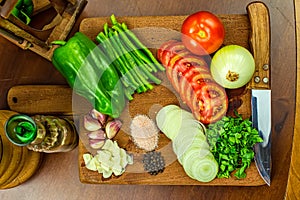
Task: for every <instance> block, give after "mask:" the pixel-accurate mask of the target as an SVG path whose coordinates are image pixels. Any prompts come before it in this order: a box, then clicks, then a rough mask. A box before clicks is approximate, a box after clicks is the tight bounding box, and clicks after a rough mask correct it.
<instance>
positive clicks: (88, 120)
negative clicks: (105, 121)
mask: <svg viewBox="0 0 300 200" xmlns="http://www.w3.org/2000/svg"><path fill="white" fill-rule="evenodd" d="M83 126H84V128H85V129H86V130H88V131H96V130H99V129H101V128H102V124H101V123H100V122H99V121H98V120H97V119H94V118H93V117H92V116H91V115H85V116H84V119H83Z"/></svg>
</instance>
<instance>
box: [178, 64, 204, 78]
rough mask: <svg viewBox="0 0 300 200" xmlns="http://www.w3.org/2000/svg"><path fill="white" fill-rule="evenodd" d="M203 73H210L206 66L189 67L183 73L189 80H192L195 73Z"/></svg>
mask: <svg viewBox="0 0 300 200" xmlns="http://www.w3.org/2000/svg"><path fill="white" fill-rule="evenodd" d="M202 73H210V71H209V69H208V68H207V67H206V66H193V67H189V69H188V70H186V71H185V72H184V73H183V74H182V75H183V76H185V77H186V79H187V80H189V81H190V80H191V79H192V78H193V77H194V76H195V75H198V74H202Z"/></svg>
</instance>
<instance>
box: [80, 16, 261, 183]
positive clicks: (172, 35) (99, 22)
mask: <svg viewBox="0 0 300 200" xmlns="http://www.w3.org/2000/svg"><path fill="white" fill-rule="evenodd" d="M257 14H259V13H257ZM219 17H220V19H221V20H222V22H223V24H224V26H225V31H226V37H225V41H224V45H229V44H238V45H241V46H244V47H246V48H248V49H249V37H250V31H251V30H250V29H251V28H250V27H251V26H250V22H249V18H248V15H219ZM185 18H186V16H144V17H117V20H118V21H119V22H125V23H126V24H127V26H128V27H129V28H130V29H132V30H133V31H134V32H135V33H136V35H137V36H138V37H139V39H140V40H141V41H142V42H143V43H144V44H145V45H146V46H147V47H149V48H151V49H152V51H153V53H154V55H155V53H156V50H155V49H157V48H158V47H159V46H160V45H161V44H162V43H163V42H165V41H168V40H170V39H179V37H178V36H179V35H178V31H179V30H180V27H181V24H182V22H183V20H184V19H185ZM105 23H110V20H109V18H108V17H106V18H87V19H84V20H83V21H82V22H81V24H80V31H81V32H83V33H84V34H86V35H87V36H88V37H90V38H91V39H93V40H94V39H95V37H96V35H97V34H98V33H99V32H100V31H102V27H103V25H104V24H105ZM166 33H167V34H166ZM158 76H159V77H160V78H161V79H162V80H163V82H162V84H161V85H159V86H155V88H154V89H153V90H152V91H150V92H147V93H145V94H138V95H135V96H134V100H133V101H132V102H130V103H129V104H128V106H127V108H126V109H125V111H124V112H123V114H122V115H121V117H120V119H121V120H122V121H123V126H122V130H121V131H120V132H119V133H118V135H117V137H116V138H115V140H116V141H117V142H118V144H119V146H121V147H122V148H125V149H126V150H127V151H128V152H130V153H133V154H134V162H135V164H134V165H133V166H128V167H127V169H126V172H125V173H124V174H123V175H121V176H119V177H111V178H109V179H103V178H102V176H101V174H98V173H97V172H93V171H90V170H88V169H86V167H85V164H84V161H83V158H82V156H83V154H84V153H88V152H91V150H90V149H89V147H88V145H86V140H87V139H86V138H87V136H86V133H85V131H84V130H83V129H82V128H81V130H80V138H81V142H80V144H79V175H80V180H81V182H83V183H94V184H149V185H223V186H225V185H232V186H259V185H264V184H265V182H264V181H263V180H262V179H261V177H260V175H259V173H258V172H257V169H256V167H255V165H254V163H252V165H251V166H250V168H249V169H248V170H247V178H245V179H242V180H237V179H235V178H229V179H214V180H213V181H211V182H209V183H201V182H198V181H196V180H192V179H191V178H189V177H188V176H187V175H186V174H185V172H184V170H183V168H182V166H181V165H180V164H179V163H178V162H177V160H176V157H175V155H174V153H173V151H172V147H171V146H172V145H171V142H170V140H169V139H167V138H166V137H165V136H164V135H163V134H160V138H159V144H158V148H157V151H160V152H162V155H163V156H164V158H165V159H166V163H167V167H166V169H165V171H164V172H163V173H161V174H158V175H157V176H151V175H149V174H148V173H145V172H144V171H143V166H142V163H141V156H142V152H141V151H139V150H138V149H137V148H136V147H134V144H133V143H132V141H131V140H130V138H129V137H128V134H129V125H130V122H131V119H132V118H133V117H134V116H135V115H136V114H146V115H148V116H150V118H152V119H155V115H156V113H157V111H158V109H159V108H161V107H162V106H165V105H168V104H177V105H180V106H182V107H185V105H184V104H183V103H182V102H181V100H180V98H179V97H178V95H177V94H176V92H175V91H174V90H173V89H172V87H171V86H170V84H169V81H168V80H167V79H166V76H165V74H164V73H160V74H158ZM227 92H228V96H229V104H230V105H229V111H228V113H229V114H230V113H232V111H233V110H234V109H237V110H238V112H239V113H241V114H242V115H243V116H244V117H245V118H248V117H250V115H251V109H250V90H249V89H247V87H245V88H242V89H239V90H231V91H227ZM80 127H82V124H81V126H80Z"/></svg>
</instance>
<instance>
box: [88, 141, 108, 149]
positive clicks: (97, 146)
mask: <svg viewBox="0 0 300 200" xmlns="http://www.w3.org/2000/svg"><path fill="white" fill-rule="evenodd" d="M89 143H90V147H91V148H93V149H101V148H102V147H103V146H104V144H105V140H100V139H90V140H89Z"/></svg>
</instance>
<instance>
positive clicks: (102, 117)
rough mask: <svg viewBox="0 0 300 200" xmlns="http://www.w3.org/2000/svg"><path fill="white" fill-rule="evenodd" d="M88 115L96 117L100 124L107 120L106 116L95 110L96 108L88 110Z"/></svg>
mask: <svg viewBox="0 0 300 200" xmlns="http://www.w3.org/2000/svg"><path fill="white" fill-rule="evenodd" d="M90 115H91V116H92V117H93V118H94V119H97V120H98V121H99V122H100V123H101V124H102V125H104V124H105V122H106V121H107V118H108V116H107V115H105V114H103V113H101V112H99V111H97V110H96V109H92V110H91V111H90Z"/></svg>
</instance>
